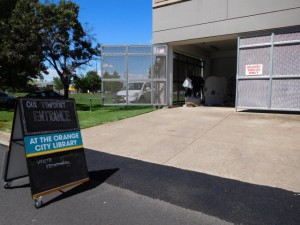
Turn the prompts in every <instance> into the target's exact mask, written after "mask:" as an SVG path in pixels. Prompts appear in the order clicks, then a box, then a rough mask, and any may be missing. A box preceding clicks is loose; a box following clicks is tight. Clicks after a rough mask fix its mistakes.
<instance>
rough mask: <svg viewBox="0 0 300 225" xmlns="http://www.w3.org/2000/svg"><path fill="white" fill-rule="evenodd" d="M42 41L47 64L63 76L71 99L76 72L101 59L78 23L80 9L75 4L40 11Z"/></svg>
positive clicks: (67, 2) (50, 5) (69, 3)
mask: <svg viewBox="0 0 300 225" xmlns="http://www.w3.org/2000/svg"><path fill="white" fill-rule="evenodd" d="M38 13H39V19H40V21H39V24H41V25H42V27H41V29H40V37H41V39H42V51H43V55H44V57H45V59H46V61H47V62H48V63H49V64H50V65H51V67H53V68H54V69H55V70H56V72H57V74H58V75H59V77H60V79H61V81H62V83H63V85H64V95H65V97H68V89H69V85H70V83H71V82H72V80H73V78H74V77H75V76H76V75H75V72H76V69H78V68H80V67H81V66H84V65H86V64H88V62H89V61H91V60H93V59H94V58H95V56H99V55H100V52H99V46H96V47H93V46H92V39H91V37H90V36H89V35H88V34H87V33H86V32H85V30H84V29H83V27H82V25H81V24H80V22H79V20H78V13H79V6H78V5H77V4H75V3H73V2H71V1H60V2H59V3H58V4H57V5H55V4H54V3H50V4H48V3H46V4H45V5H40V7H39V12H38Z"/></svg>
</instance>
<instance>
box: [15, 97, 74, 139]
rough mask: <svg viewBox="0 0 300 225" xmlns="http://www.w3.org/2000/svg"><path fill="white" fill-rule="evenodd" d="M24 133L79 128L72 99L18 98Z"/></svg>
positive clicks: (30, 133)
mask: <svg viewBox="0 0 300 225" xmlns="http://www.w3.org/2000/svg"><path fill="white" fill-rule="evenodd" d="M20 106H21V114H22V123H23V128H24V135H33V134H43V133H55V132H64V131H72V130H79V129H80V128H79V123H78V118H77V113H76V106H75V102H74V99H43V98H20Z"/></svg>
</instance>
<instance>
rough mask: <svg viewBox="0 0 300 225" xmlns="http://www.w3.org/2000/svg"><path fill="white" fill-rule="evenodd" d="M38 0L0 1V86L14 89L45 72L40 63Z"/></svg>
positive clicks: (43, 66) (41, 56) (41, 60)
mask: <svg viewBox="0 0 300 225" xmlns="http://www.w3.org/2000/svg"><path fill="white" fill-rule="evenodd" d="M38 4H39V2H38V0H13V1H10V0H1V4H0V8H1V14H0V15H1V17H0V62H1V65H0V66H1V67H0V79H1V86H2V87H0V88H3V89H4V88H8V87H10V88H13V89H17V88H20V87H24V86H26V84H27V82H28V81H29V80H30V79H32V78H37V77H39V76H40V75H41V72H44V73H47V72H46V67H45V65H44V64H43V55H42V49H41V42H40V39H39V24H38V20H37V15H36V8H37V6H38Z"/></svg>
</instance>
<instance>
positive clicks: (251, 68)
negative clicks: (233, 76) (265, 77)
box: [246, 64, 263, 76]
mask: <svg viewBox="0 0 300 225" xmlns="http://www.w3.org/2000/svg"><path fill="white" fill-rule="evenodd" d="M262 74H263V64H251V65H246V75H247V76H251V75H262Z"/></svg>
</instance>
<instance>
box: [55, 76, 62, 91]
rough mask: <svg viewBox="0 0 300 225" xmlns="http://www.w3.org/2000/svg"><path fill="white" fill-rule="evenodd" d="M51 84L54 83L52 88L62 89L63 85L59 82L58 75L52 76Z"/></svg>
mask: <svg viewBox="0 0 300 225" xmlns="http://www.w3.org/2000/svg"><path fill="white" fill-rule="evenodd" d="M53 84H54V88H55V89H56V90H62V89H64V85H63V83H62V82H61V79H60V78H59V77H54V78H53Z"/></svg>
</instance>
